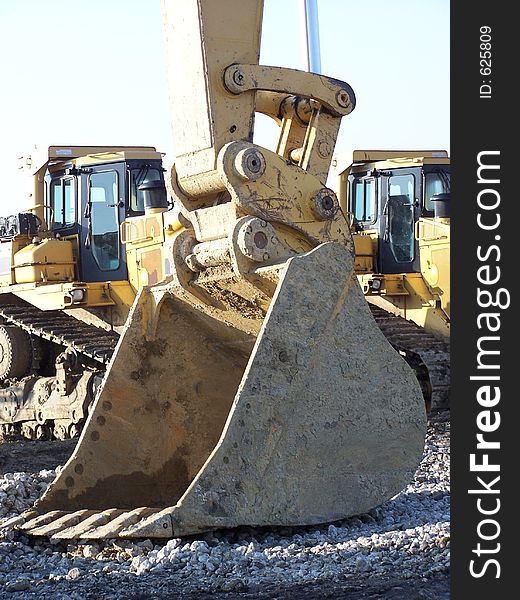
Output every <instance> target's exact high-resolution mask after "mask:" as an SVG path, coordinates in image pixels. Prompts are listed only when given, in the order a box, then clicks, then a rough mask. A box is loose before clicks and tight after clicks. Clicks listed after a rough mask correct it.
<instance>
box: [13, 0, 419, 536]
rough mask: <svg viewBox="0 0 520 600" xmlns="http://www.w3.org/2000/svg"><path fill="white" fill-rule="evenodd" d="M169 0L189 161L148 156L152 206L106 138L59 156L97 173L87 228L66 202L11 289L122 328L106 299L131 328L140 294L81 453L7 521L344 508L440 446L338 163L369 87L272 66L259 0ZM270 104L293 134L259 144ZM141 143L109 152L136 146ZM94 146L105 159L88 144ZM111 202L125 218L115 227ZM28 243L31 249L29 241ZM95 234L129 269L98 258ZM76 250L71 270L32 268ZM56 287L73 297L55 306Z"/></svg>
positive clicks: (219, 517)
mask: <svg viewBox="0 0 520 600" xmlns="http://www.w3.org/2000/svg"><path fill="white" fill-rule="evenodd" d="M162 10H163V18H164V25H165V34H166V41H167V44H166V46H167V55H168V60H167V64H168V69H169V76H170V82H171V90H170V100H171V106H172V120H173V131H174V133H175V161H174V163H173V165H171V167H169V168H168V169H167V170H166V172H165V173H164V174H163V173H162V172H161V170H160V169H158V168H157V169H156V171H157V172H156V173H151V170H152V169H154V168H155V167H154V164H153V163H152V160H151V159H152V157H149V156H148V157H146V158H144V159H143V158H142V157H141V158H139V159H138V160H141V159H142V160H144V161H145V162H146V165H147V166H146V168H145V166H144V164H142V165H140V166H137V167H136V168H138V169H141V170H143V172H142V174H140V175H139V176H137V177H136V180H135V186H134V187H135V189H136V190H137V192H142V193H143V194H144V198H143V204H142V208H143V210H144V214H132V212H131V211H132V210H133V208H132V204H131V202H132V200H131V199H132V198H134V196H133V195H132V192H130V194H129V195H128V196H125V195H124V194H122V193H121V190H122V189H123V188H122V187H121V186H122V185H123V182H125V181H126V182H127V183H126V185H127V190H131V189H132V188H131V185H132V183H131V182H132V177H131V176H130V178H129V176H128V168H129V167H128V165H127V166H126V167H124V166H123V167H122V169H123V170H122V171H121V172H120V175H119V176H118V177H115V179H113V183H112V184H110V185H109V186H108V187H105V188H104V189H105V193H104V194H103V193H101V192H99V193H98V192H94V191H93V190H94V188H95V185H94V184H93V183H92V179H93V178H94V177H95V176H96V175H97V174H98V168H100V169H101V170H100V171H99V173H106V172H109V171H110V170H111V169H112V167H110V166H109V167H107V166H106V164H105V159H104V158H103V157H102V156H100V155H102V154H103V151H102V150H100V149H93V152H92V153H88V155H86V154H85V152H83V151H82V150H81V151H80V150H78V151H77V152H76V151H75V150H74V148H61V147H60V148H59V149H60V153H63V151H64V150H65V152H68V153H69V154H68V157H67V160H65V161H60V162H59V164H58V165H57V167H56V168H57V172H59V173H62V172H63V173H65V177H68V176H69V175H70V176H73V177H80V178H81V177H84V178H85V179H86V182H87V183H86V184H85V186H83V184H81V185H80V184H78V182H77V180H76V183H73V184H72V187H74V186H76V188H77V186H78V185H79V186H80V187H81V189H82V190H84V192H81V194H80V195H79V196H78V200H77V201H78V203H80V205H78V206H79V210H78V212H77V214H78V215H81V219H82V223H83V227H82V228H81V231H80V233H79V234H78V235H79V238H78V240H76V242H75V241H74V239H73V238H74V235H76V234H72V237H70V236H66V235H60V236H59V238H58V237H57V236H56V235H54V233H53V232H56V228H55V227H54V226H53V224H52V223H51V224H49V223H48V222H47V224H46V225H47V228H45V226H41V227H40V230H39V231H38V232H37V233H36V236H35V237H38V239H36V240H34V239H32V240H30V243H28V244H27V245H26V246H24V247H23V248H21V249H19V250H17V252H15V253H14V254H13V255H12V260H13V264H14V277H15V282H14V283H10V284H8V285H7V286H6V288H5V289H6V291H7V293H8V294H12V295H14V296H16V297H18V298H21V294H22V293H24V292H23V291H21V288H20V286H22V287H24V286H26V287H28V288H31V290H32V294H33V296H31V297H32V298H33V299H32V300H30V299H29V296H25V298H24V302H27V303H29V304H31V305H34V306H37V307H38V308H39V309H40V310H42V311H43V312H44V313H47V312H49V311H47V310H46V308H49V309H51V310H57V311H58V313H59V314H63V313H64V312H65V309H66V310H67V315H66V316H67V318H69V317H70V315H69V313H72V312H74V311H76V313H75V316H74V317H71V318H75V319H76V321H78V322H79V321H80V320H82V319H83V320H84V322H85V323H87V324H88V325H89V326H91V327H98V330H99V331H103V330H102V329H101V328H100V325H101V322H104V323H105V324H106V323H109V320H107V319H108V317H107V315H109V316H110V315H111V318H112V324H113V327H117V326H118V321H117V318H120V317H117V318H116V316H117V315H124V313H125V310H126V309H127V308H129V310H128V315H127V317H126V320H125V322H124V325H123V327H122V329H121V332H120V337H119V338H118V340H117V342H116V345H115V347H114V348H112V352H111V354H110V358H109V359H108V363H107V366H106V372H105V374H104V376H103V377H102V378H101V381H100V382H99V384H98V385H97V386H96V387H97V389H96V390H95V391H94V393H93V401H92V403H91V404H90V406H89V407H88V408H87V414H86V423H85V425H84V427H83V429H82V431H81V435H80V438H79V441H78V444H77V446H76V448H75V450H74V452H73V454H72V456H71V457H70V459H69V460H68V462H67V463H66V464H65V466H64V467H63V469H61V470H60V472H59V474H58V475H57V477H56V479H55V480H54V482H53V483H52V484H51V485H50V486H49V488H48V489H47V491H46V492H45V494H44V495H43V496H42V498H41V499H40V500H39V501H38V502H37V503H36V504H35V506H34V508H33V509H32V510H30V511H28V512H26V513H23V514H22V515H20V516H18V517H15V518H14V519H12V520H10V521H9V522H7V523H4V525H3V526H4V527H5V528H17V529H19V530H21V531H23V532H24V533H25V534H28V535H31V536H47V537H50V538H51V539H53V540H66V539H76V538H81V539H100V538H117V537H122V538H143V537H144V538H149V537H151V538H171V537H177V536H184V535H193V534H198V533H200V532H203V531H209V530H212V529H219V528H231V527H237V526H242V525H252V526H282V525H284V526H285V525H311V524H317V523H324V522H329V521H334V520H338V519H343V518H345V517H348V516H350V515H353V514H359V513H363V512H366V511H368V510H370V509H371V508H373V507H375V506H376V505H378V504H380V503H381V502H383V501H385V500H387V499H389V498H391V497H392V496H393V495H395V494H396V493H398V492H399V491H400V490H401V489H402V488H403V487H404V486H405V485H406V484H407V482H408V481H409V480H410V479H411V478H412V476H413V473H414V471H415V469H416V467H417V465H418V463H419V461H420V459H421V456H422V451H423V446H424V437H425V431H426V413H425V409H424V402H423V398H422V393H421V388H420V386H419V384H418V382H417V380H416V378H415V376H414V373H413V370H412V369H411V368H410V367H409V366H408V364H407V363H406V361H405V360H404V359H403V358H402V357H401V356H400V355H399V353H398V352H396V351H395V350H394V348H392V346H391V345H390V344H389V342H388V341H387V340H386V338H385V337H384V335H383V334H382V332H381V330H380V329H379V327H378V326H377V324H376V322H375V321H374V319H373V317H372V315H371V313H370V310H369V308H368V305H367V302H366V300H365V298H364V296H363V292H362V290H361V287H360V285H359V283H358V280H357V278H356V275H355V272H354V260H355V256H354V243H353V240H352V235H351V232H350V228H349V223H348V220H347V218H346V214H345V212H344V210H342V208H341V206H340V203H339V201H338V198H337V196H336V194H335V193H334V192H333V191H332V190H331V189H330V188H328V187H327V186H326V185H325V184H324V183H323V182H325V181H326V180H327V175H328V172H329V168H330V164H331V160H332V156H333V150H334V145H335V142H336V138H337V134H338V130H339V126H340V123H341V119H342V118H343V116H346V115H348V114H349V113H350V112H351V111H352V110H353V109H354V107H355V95H354V92H353V90H352V88H351V87H350V86H349V85H348V84H346V83H344V82H342V81H339V80H336V79H333V78H330V77H327V76H324V75H317V74H314V73H308V72H300V71H296V70H292V69H285V68H280V67H272V66H264V65H260V64H259V49H260V31H261V23H262V10H263V3H262V2H261V1H259V0H222V1H220V2H218V3H216V2H214V1H213V0H182V1H180V0H163V3H162ZM256 112H259V113H263V114H266V115H268V116H270V117H271V118H272V119H274V120H275V121H276V123H277V124H278V126H279V138H278V143H277V146H276V150H275V151H271V150H268V149H266V148H263V147H261V146H258V145H256V144H255V143H253V133H254V117H255V113H256ZM134 151H135V152H142V149H141V150H128V152H129V154H128V156H127V155H126V154H125V155H124V156H119V155H120V154H121V153H123V154H124V152H126V151H124V150H122V149H117V148H112V149H106V150H105V151H104V152H106V153H107V156H112V153H114V156H115V155H118V158H117V159H116V158H114V163H113V165H116V164H121V162H122V163H123V165H124V164H125V162H126V161H127V160H128V161H129V160H130V158H131V153H132V152H134ZM148 151H150V152H152V151H151V150H150V149H149V150H148ZM148 151H147V152H148ZM56 153H57V152H56ZM75 154H78V155H79V154H81V156H82V157H85V156H87V158H81V157H80V156H78V158H77V159H74V160H75V161H76V162H75V163H74V162H73V161H72V157H73V156H75ZM132 157H133V155H132ZM135 158H137V157H135ZM68 159H71V160H70V161H68ZM69 162H70V163H71V166H68V163H69ZM98 163H99V164H98ZM100 164H103V166H102V167H100V166H99V165H100ZM111 164H112V163H111ZM52 168H54V167H52ZM125 169H126V174H125V172H124V171H125ZM146 169H148V172H146V173H145V172H144V171H146ZM51 170H52V169H51ZM112 170H113V169H112ZM116 170H117V169H116ZM130 171H131V167H130ZM163 177H164V183H165V186H166V190H167V193H166V194H165V193H164V188H163V186H162V181H163ZM89 178H90V184H89V183H88V181H89ZM51 179H52V178H51ZM129 181H130V183H129ZM116 182H117V184H116ZM63 185H64V184H62V186H63ZM117 186H119V187H117ZM110 190H112V192H110ZM116 190H118V191H117V192H116ZM147 195H148V199H147V198H146V196H147ZM168 196H169V197H171V198H172V199H173V200H174V203H175V205H176V206H177V207H178V211H179V212H178V214H176V213H175V212H174V211H172V210H168V208H169V206H168V201H167V198H168ZM65 197H66V196H65V195H64V192H63V193H62V198H63V199H64V198H65ZM136 198H137V196H136ZM97 202H99V204H100V205H101V206H100V207H99V210H101V207H102V209H103V210H104V211H107V212H108V209H110V210H112V211H113V213H114V214H115V213H116V211H118V215H120V217H119V218H122V216H123V215H124V220H123V221H122V222H121V224H120V225H119V221H118V220H117V219H115V220H113V221H112V223H113V226H112V228H111V229H110V231H107V230H106V227H100V228H99V229H98V228H97V226H96V224H95V218H96V214H97V211H98V207H97V206H95V204H96V203H97ZM129 202H130V204H129ZM46 204H47V202H46V201H45V200H44V201H42V202H36V203H35V211H37V210H38V207H41V206H42V205H43V208H44V209H45V205H46ZM138 204H139V203H138V202H137V204H136V206H137V205H138ZM47 210H48V209H47ZM66 213H67V211H66V210H65V211H64V213H63V214H66ZM137 213H139V211H137ZM48 214H49V213H48ZM56 214H57V211H56V210H54V217H53V218H54V219H55V221H54V222H59V223H63V220H62V221H56V218H57V217H56ZM43 216H45V215H43V214H42V215H40V219H41V220H42V221H43V218H42V217H43ZM63 218H65V217H63ZM71 220H72V219H71ZM116 224H117V227H116ZM108 234H110V235H108ZM97 235H99V239H96V236H97ZM107 236H108V237H107ZM17 239H18V238H17V237H16V236H15V237H14V238H13V240H12V241H11V245H12V248H13V249H14V248H16V244H17V243H18V242H17ZM47 240H49V241H47ZM26 241H29V240H28V239H27V240H26ZM45 243H47V244H52V245H54V246H55V247H56V248H57V244H70V246H71V253H72V256H71V254H70V253H69V254H68V255H67V256H68V258H67V260H64V259H63V258H62V257H63V256H65V255H64V254H62V253H61V252H60V253H59V258H58V253H56V255H55V256H54V258H50V256H51V255H50V254H45V257H46V259H45V260H44V259H43V258H42V256H41V254H38V255H37V256H38V257H39V258H38V260H36V246H38V245H41V244H45ZM105 245H108V246H109V248H105ZM49 247H52V246H49ZM26 248H28V249H27V250H26ZM60 248H63V246H61V247H60ZM118 249H119V250H118ZM24 251H25V252H26V253H27V257H29V260H26V258H25V257H22V258H20V259H18V258H17V257H18V254H20V252H24ZM75 252H76V254H75ZM117 252H119V254H118V253H117ZM89 253H90V254H92V255H93V257H94V262H96V256H97V262H96V264H97V266H98V267H99V266H100V264H101V261H102V260H103V261H105V260H106V262H104V263H102V264H104V265H105V269H106V271H104V274H105V275H107V273H109V274H110V277H104V278H103V277H102V278H101V279H99V278H97V279H96V278H95V277H94V276H92V277H93V279H92V280H91V278H90V277H86V275H88V273H92V272H91V271H89V268H90V267H87V268H85V265H93V263H92V261H91V256H90V254H89ZM96 253H97V254H96ZM86 255H88V258H85V256H86ZM117 258H119V262H117ZM89 261H90V262H89ZM124 261H125V268H123V267H122V265H123V262H124ZM35 263H38V264H37V265H36V264H35ZM58 263H60V264H59V269H62V272H65V273H67V274H68V276H69V278H70V280H68V281H64V277H62V276H61V275H60V276H59V277H58V275H57V274H56V275H55V278H54V279H52V280H51V278H50V277H47V279H45V280H44V279H42V278H41V277H40V278H39V279H38V280H37V281H33V282H27V281H26V282H22V283H18V279H16V278H17V277H18V273H19V272H20V271H21V272H22V273H25V271H23V269H24V268H26V267H28V268H30V272H31V273H36V275H38V274H39V273H41V267H45V269H46V273H50V274H53V273H56V271H57V269H58ZM61 263H67V265H69V267H68V270H66V267H65V266H63V264H61ZM70 263H72V264H73V266H71V265H70ZM78 264H79V265H80V268H79V270H78ZM49 265H50V266H49ZM107 266H110V267H113V272H110V270H109V269H108V268H107ZM36 267H37V268H36ZM47 267H48V269H47ZM116 267H117V268H121V271H119V272H118V273H119V274H120V275H121V278H120V279H119V280H117V277H113V275H114V273H116ZM81 268H82V269H83V270H81ZM93 268H94V267H93ZM53 269H56V271H55V270H53ZM125 269H126V270H125ZM102 270H103V269H101V271H102ZM78 274H79V275H81V276H82V281H79V280H76V277H77V276H78ZM97 274H98V275H99V276H101V275H102V273H97ZM38 276H39V275H38ZM85 279H87V281H83V280H85ZM46 290H49V291H52V290H54V291H56V295H54V296H53V295H52V294H49V295H48V296H47V297H48V298H49V299H54V300H55V301H58V299H59V301H60V302H61V301H62V300H63V302H64V303H66V304H67V306H61V307H56V306H53V307H50V305H47V306H43V300H41V301H40V300H38V302H39V304H38V305H37V302H36V300H34V298H35V297H36V296H38V297H41V298H43V297H44V296H45V295H46ZM65 297H67V298H70V299H72V304H73V305H74V306H71V302H70V301H69V300H68V299H67V300H65ZM82 303H83V304H82ZM96 303H97V306H96ZM24 308H25V306H24ZM94 309H95V310H94ZM77 311H82V312H77ZM38 314H39V313H38ZM87 314H88V315H94V317H95V318H97V319H98V321H97V322H94V321H93V320H89V319H91V318H93V317H87V316H86V315H87ZM107 333H110V332H107ZM78 346H79V345H78ZM79 350H81V348H79ZM71 353H72V354H74V352H71ZM62 354H63V353H62ZM65 354H67V352H65ZM83 354H84V355H85V354H87V353H86V351H85V350H83ZM61 361H62V363H63V369H66V368H69V367H68V364H69V360H68V359H66V357H65V358H64V357H62V358H61ZM80 362H81V361H80ZM85 362H86V361H85ZM62 363H60V364H62ZM70 364H71V365H72V366H71V367H70V369H71V370H73V368H74V361H73V360H72V359H71V360H70ZM51 387H52V386H51Z"/></svg>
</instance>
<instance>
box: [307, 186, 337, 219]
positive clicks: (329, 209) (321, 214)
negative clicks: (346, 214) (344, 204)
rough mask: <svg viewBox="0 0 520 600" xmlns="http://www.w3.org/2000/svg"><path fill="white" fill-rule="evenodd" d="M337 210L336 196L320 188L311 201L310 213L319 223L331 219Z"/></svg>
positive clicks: (330, 191)
mask: <svg viewBox="0 0 520 600" xmlns="http://www.w3.org/2000/svg"><path fill="white" fill-rule="evenodd" d="M338 210H339V203H338V199H337V198H336V194H335V193H334V192H333V191H332V190H329V189H328V188H322V189H321V190H320V191H319V192H318V193H317V194H316V196H314V198H313V199H312V212H313V213H314V215H315V216H316V217H317V218H318V219H319V220H320V221H328V220H331V219H333V218H334V217H335V216H336V213H337V212H338Z"/></svg>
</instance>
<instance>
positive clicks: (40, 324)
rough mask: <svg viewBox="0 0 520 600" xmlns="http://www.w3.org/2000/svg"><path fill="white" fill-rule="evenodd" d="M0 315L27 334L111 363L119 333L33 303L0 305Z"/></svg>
mask: <svg viewBox="0 0 520 600" xmlns="http://www.w3.org/2000/svg"><path fill="white" fill-rule="evenodd" d="M0 318H1V319H3V320H4V322H5V323H11V324H13V325H17V326H18V327H20V328H21V329H24V330H25V331H27V333H29V334H31V335H33V336H36V337H39V338H42V339H45V340H49V341H51V342H53V343H55V344H59V345H62V346H65V347H66V348H71V349H73V350H74V351H75V352H76V353H77V354H78V355H84V356H87V357H89V358H90V359H92V360H95V361H96V362H98V363H101V364H104V365H106V364H108V362H109V360H110V357H111V356H112V354H113V352H114V348H115V347H116V344H117V341H118V339H119V336H118V335H117V334H116V333H113V332H110V331H104V330H103V329H100V328H99V327H95V326H94V325H88V324H87V323H83V322H82V321H78V319H75V318H74V317H71V316H70V315H67V314H66V313H64V312H62V311H59V310H51V311H43V310H39V309H38V308H36V307H34V306H30V305H27V306H18V305H14V304H4V305H0Z"/></svg>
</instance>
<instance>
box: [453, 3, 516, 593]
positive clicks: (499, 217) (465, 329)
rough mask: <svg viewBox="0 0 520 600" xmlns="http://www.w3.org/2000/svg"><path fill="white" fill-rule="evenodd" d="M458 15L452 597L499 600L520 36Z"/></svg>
mask: <svg viewBox="0 0 520 600" xmlns="http://www.w3.org/2000/svg"><path fill="white" fill-rule="evenodd" d="M451 7H452V13H451V16H452V20H451V52H452V63H451V81H452V88H451V94H452V121H451V127H452V129H451V139H452V143H451V154H452V169H453V179H452V181H453V185H452V194H451V200H452V225H453V237H452V249H451V250H452V251H451V264H452V269H451V278H452V295H453V309H452V311H451V312H452V319H453V321H452V323H453V327H452V346H451V352H452V377H453V386H452V395H451V407H452V408H451V419H452V475H451V482H452V514H451V521H452V530H453V540H452V553H451V564H452V598H453V599H454V600H459V599H465V598H471V599H472V600H479V599H481V598H482V599H484V598H485V599H493V600H495V599H496V600H499V599H501V598H509V597H512V595H515V593H517V592H515V591H514V590H515V588H517V586H516V585H515V580H516V577H517V574H518V570H519V569H518V566H517V562H518V561H517V558H516V557H517V555H518V543H517V542H516V541H515V540H517V539H518V534H519V531H518V530H519V528H518V516H517V511H518V507H519V506H520V500H519V495H518V491H517V490H518V485H515V484H516V483H517V480H518V475H517V473H518V471H519V469H518V466H517V464H516V463H517V460H518V458H517V457H520V433H516V430H518V429H519V428H520V422H519V416H518V404H519V385H518V379H519V378H520V362H519V361H518V356H519V355H520V327H519V326H518V317H517V315H515V311H516V310H517V307H518V302H517V300H516V296H517V294H518V291H517V290H518V285H517V284H516V281H517V280H518V278H519V269H518V259H517V257H518V256H519V251H518V248H519V245H520V231H513V229H514V228H515V224H516V223H517V222H518V220H519V219H518V208H519V207H520V193H519V190H518V185H517V189H516V190H513V189H512V187H513V186H512V182H513V179H517V180H518V179H520V167H519V164H513V161H515V162H517V161H516V156H515V154H514V152H513V151H512V150H511V147H512V143H511V142H512V141H513V139H514V138H515V137H516V136H517V134H518V130H519V126H518V117H517V116H516V111H515V113H514V112H513V110H512V104H513V101H514V98H515V96H516V94H517V91H516V89H517V87H518V84H517V78H518V76H517V74H516V71H517V69H515V66H516V64H517V57H518V50H517V48H518V46H517V40H518V38H519V37H520V32H519V30H518V27H517V25H516V23H517V20H516V19H515V18H514V17H513V14H512V12H511V4H509V3H506V2H500V0H498V1H495V2H489V1H488V2H483V1H480V0H479V1H475V0H473V1H472V2H461V1H460V0H459V1H458V2H457V1H456V0H453V1H452V4H451ZM515 229H517V228H515ZM515 373H516V374H517V375H516V377H517V381H514V380H513V379H514V377H515ZM515 384H516V385H515Z"/></svg>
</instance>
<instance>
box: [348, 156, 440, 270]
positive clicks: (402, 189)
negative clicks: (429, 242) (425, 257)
mask: <svg viewBox="0 0 520 600" xmlns="http://www.w3.org/2000/svg"><path fill="white" fill-rule="evenodd" d="M392 162H393V163H394V164H392ZM348 187H349V194H348V210H349V211H350V212H351V213H352V214H353V215H354V227H355V229H356V230H358V231H368V230H375V231H376V232H377V252H376V256H377V258H376V269H377V271H378V272H379V273H385V274H393V273H420V272H421V266H420V252H419V240H418V239H417V235H416V223H417V222H418V220H419V219H420V218H422V217H434V214H435V196H437V195H438V194H447V193H449V191H450V167H449V164H442V163H430V164H428V163H424V164H413V162H410V164H404V165H401V164H399V162H397V161H386V163H383V164H377V165H376V164H375V163H366V164H364V165H363V166H362V167H358V168H355V167H353V168H352V171H351V174H350V176H349V182H348ZM432 198H433V201H432Z"/></svg>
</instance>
